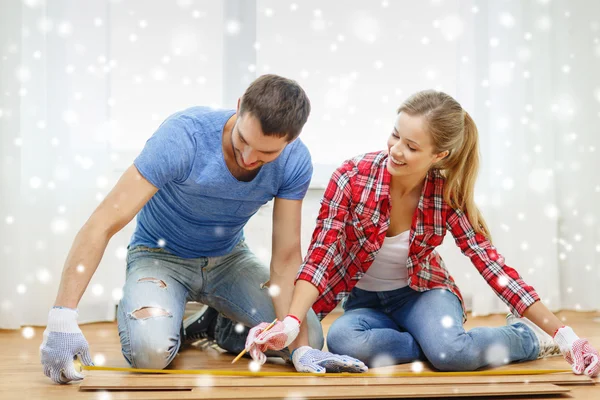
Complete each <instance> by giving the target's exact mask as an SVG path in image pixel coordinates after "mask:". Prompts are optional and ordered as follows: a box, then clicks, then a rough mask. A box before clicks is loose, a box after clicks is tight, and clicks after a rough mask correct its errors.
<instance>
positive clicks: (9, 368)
mask: <svg viewBox="0 0 600 400" xmlns="http://www.w3.org/2000/svg"><path fill="white" fill-rule="evenodd" d="M339 315H340V313H339V312H337V311H334V312H332V313H331V314H329V315H328V316H327V317H326V318H325V319H324V320H323V321H322V323H323V330H324V333H325V334H327V330H328V329H329V326H330V325H331V323H332V322H333V321H334V320H335V319H336V318H337V317H339ZM558 317H559V318H561V320H564V322H565V323H566V324H568V325H569V326H571V327H573V329H574V330H575V332H577V334H578V335H579V336H580V337H585V338H587V339H589V341H590V343H591V344H592V345H593V346H594V347H595V348H600V323H599V322H596V320H600V312H573V311H563V312H559V313H558ZM505 323H506V320H505V315H504V314H502V315H501V314H497V315H490V316H487V317H480V316H477V317H472V316H470V317H469V320H468V321H467V323H466V326H465V327H466V329H467V330H469V329H471V328H474V327H479V326H500V325H504V324H505ZM81 330H82V331H83V333H84V334H85V337H86V338H87V340H88V342H89V343H90V350H91V354H92V357H94V358H95V357H96V356H98V357H99V358H102V359H103V360H104V364H103V365H107V366H114V367H128V365H127V362H126V361H125V359H124V358H123V354H122V353H121V345H120V343H119V333H118V329H117V324H116V322H108V323H105V322H102V323H94V324H81ZM43 332H44V327H33V337H31V335H27V337H24V336H23V332H22V331H21V330H0V354H2V357H0V399H1V400H5V399H6V400H13V399H17V400H30V399H43V400H65V399H67V400H89V399H94V400H102V399H112V398H113V397H114V396H117V393H116V392H112V391H106V392H90V391H88V390H83V391H80V390H79V386H80V385H81V384H83V383H85V382H86V381H87V379H88V378H86V380H84V381H83V382H82V383H76V384H71V385H56V384H54V383H52V382H51V381H50V380H49V379H48V378H47V377H45V376H44V373H43V369H42V365H41V364H40V343H41V342H42V336H43V335H42V334H43ZM234 357H235V355H231V354H224V353H222V352H219V351H216V350H215V349H211V348H207V349H200V348H199V347H198V346H191V347H184V348H183V349H182V350H181V351H180V353H179V354H178V355H177V356H176V357H175V359H174V360H173V363H172V364H171V365H170V368H172V369H183V370H190V369H226V370H237V371H248V361H249V360H248V359H242V360H240V361H238V362H237V363H235V364H233V365H232V364H231V360H232V359H233V358H234ZM279 361H280V362H277V360H276V359H269V361H268V363H267V364H265V365H263V367H262V368H261V371H272V372H291V371H294V367H293V366H291V365H289V364H285V363H284V362H283V361H282V360H279ZM563 368H568V364H567V363H566V362H565V361H564V360H563V359H562V357H551V358H547V359H543V360H534V361H528V362H523V363H517V364H510V365H506V366H503V367H498V368H496V370H523V369H534V370H537V369H563ZM370 371H371V372H375V371H377V372H379V373H381V372H382V371H386V372H411V365H410V364H404V365H398V366H395V367H392V368H390V367H384V368H376V369H375V368H373V369H371V370H370ZM423 371H430V365H429V364H428V363H424V364H423ZM96 372H101V371H86V372H85V374H86V375H87V377H89V378H92V377H93V376H96V375H95V373H96ZM102 372H103V373H106V372H105V371H102ZM156 379H160V380H161V381H162V380H165V379H166V380H169V379H171V378H170V376H166V377H160V378H158V377H157V378H156ZM489 379H494V378H493V377H489ZM596 382H597V383H596V385H583V384H582V385H570V386H568V389H570V390H571V391H570V392H569V393H568V395H558V396H559V397H560V398H561V399H562V398H566V397H568V398H569V400H596V399H600V379H598V378H597V379H596ZM532 384H533V382H532ZM386 386H389V385H386ZM423 386H427V385H423ZM291 388H293V387H291V386H288V387H283V388H282V389H281V396H280V397H281V398H285V397H286V395H287V393H288V390H291ZM334 388H336V389H335V390H337V388H338V387H337V386H335V387H334ZM248 389H251V388H248ZM317 389H321V387H317ZM354 390H356V386H354ZM123 393H124V394H123V395H122V394H118V396H119V397H120V398H121V399H122V398H128V399H143V398H147V397H148V396H149V395H153V396H154V394H153V393H152V392H148V391H130V392H123ZM111 396H113V397H111ZM235 397H240V396H235ZM241 397H242V398H243V397H245V396H241ZM505 397H508V396H505ZM531 397H532V395H528V394H523V395H518V396H513V395H511V396H510V400H529V399H531ZM114 398H116V397H114ZM175 398H177V396H175ZM496 398H502V396H499V397H496ZM556 398H557V395H556V394H551V393H549V394H547V395H544V394H542V395H537V396H535V399H537V400H542V399H544V400H550V399H556ZM289 399H291V397H290V398H289Z"/></svg>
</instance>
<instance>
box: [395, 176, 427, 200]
mask: <svg viewBox="0 0 600 400" xmlns="http://www.w3.org/2000/svg"><path fill="white" fill-rule="evenodd" d="M426 176H427V174H425V175H407V176H401V177H398V176H392V180H391V182H390V193H391V195H392V197H396V198H403V197H406V196H410V195H413V194H417V195H419V196H420V195H421V189H422V188H423V184H424V182H425V177H426Z"/></svg>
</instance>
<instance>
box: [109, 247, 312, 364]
mask: <svg viewBox="0 0 600 400" xmlns="http://www.w3.org/2000/svg"><path fill="white" fill-rule="evenodd" d="M268 280H269V270H268V268H267V267H266V266H264V265H263V264H262V263H261V262H260V261H259V260H258V258H256V256H255V255H254V254H253V253H252V252H251V251H250V250H249V249H248V246H247V245H246V243H245V242H244V241H243V240H242V241H241V242H240V243H238V244H237V245H236V247H235V248H234V249H233V251H232V252H231V253H229V254H227V255H225V256H221V257H200V258H191V259H186V258H180V257H177V256H175V255H173V254H170V253H168V252H167V251H165V250H164V249H162V248H147V247H142V246H137V247H134V248H131V249H129V251H128V253H127V278H126V281H125V287H124V289H123V298H122V299H121V302H120V303H119V309H118V315H117V320H118V326H119V337H120V339H121V348H122V352H123V355H124V356H125V359H126V360H127V362H128V363H129V364H130V365H131V366H132V367H134V368H151V369H162V368H165V367H166V366H167V365H169V363H170V362H171V361H172V360H173V358H174V357H175V355H176V354H177V351H178V350H179V347H180V344H181V337H180V329H181V323H182V319H183V313H184V309H185V304H186V302H188V301H197V302H199V303H202V304H206V305H208V306H210V307H213V308H215V309H216V310H218V311H219V312H220V314H219V316H218V320H217V325H216V328H215V338H214V339H216V342H217V344H218V345H219V346H220V347H221V348H223V349H225V350H227V351H229V352H232V353H236V354H237V353H239V352H240V351H242V350H243V349H244V347H245V341H246V336H247V335H248V330H249V328H251V327H254V326H256V325H258V324H259V323H261V322H271V321H273V320H274V319H275V317H276V316H275V310H274V308H273V301H272V299H271V296H270V295H269V291H268V287H265V286H264V285H263V284H264V283H266V282H267V281H268ZM140 314H141V315H142V316H144V317H143V318H140V317H139V315H140ZM306 322H307V323H308V328H309V343H310V345H311V346H312V347H314V348H316V349H321V348H322V347H323V331H322V328H321V323H320V322H319V319H318V318H317V316H316V315H315V313H314V311H313V310H312V309H311V310H310V312H309V314H308V316H307V318H306ZM238 323H239V324H241V325H243V326H239V325H238ZM236 325H238V327H237V329H236ZM242 328H243V329H242ZM267 355H272V356H280V357H284V358H288V357H289V352H288V351H287V349H285V350H284V351H279V352H269V353H267Z"/></svg>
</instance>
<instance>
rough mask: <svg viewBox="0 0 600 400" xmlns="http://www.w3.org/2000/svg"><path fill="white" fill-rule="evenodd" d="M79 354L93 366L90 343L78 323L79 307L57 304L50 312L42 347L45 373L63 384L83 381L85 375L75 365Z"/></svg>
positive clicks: (87, 363) (82, 360) (85, 362)
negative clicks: (59, 305)
mask: <svg viewBox="0 0 600 400" xmlns="http://www.w3.org/2000/svg"><path fill="white" fill-rule="evenodd" d="M77 356H79V358H80V360H81V362H82V363H83V365H94V363H93V362H92V358H91V357H90V349H89V345H88V342H87V340H85V337H84V336H83V333H82V332H81V329H79V325H77V310H73V309H71V308H65V307H54V308H52V309H51V310H50V312H49V313H48V325H47V326H46V330H45V331H44V340H43V342H42V345H41V346H40V357H41V361H42V365H43V367H44V374H45V375H46V376H47V377H48V378H50V379H52V380H53V381H54V382H56V383H61V384H65V383H69V382H71V381H80V380H82V379H83V377H84V376H83V374H81V373H79V372H77V371H76V370H75V366H74V365H73V360H74V359H75V358H76V357H77Z"/></svg>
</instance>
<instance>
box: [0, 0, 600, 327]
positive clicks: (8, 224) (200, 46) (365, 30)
mask: <svg viewBox="0 0 600 400" xmlns="http://www.w3.org/2000/svg"><path fill="white" fill-rule="evenodd" d="M0 7H1V12H0V94H1V95H0V176H1V179H2V180H1V182H0V193H1V194H2V195H1V196H0V270H1V271H2V276H4V277H6V279H2V280H1V281H0V306H1V307H0V327H13V328H14V327H18V326H20V325H23V324H44V323H45V321H46V312H47V309H48V308H49V307H50V306H51V304H52V302H53V301H54V297H55V294H56V290H57V287H58V282H59V280H60V273H61V270H62V265H63V262H64V260H65V257H66V254H67V252H68V250H69V247H70V245H71V242H72V240H73V238H74V236H75V234H76V233H77V230H78V229H79V228H80V227H81V225H82V224H83V223H84V222H85V220H86V218H87V217H88V216H89V215H90V213H91V212H92V211H93V209H94V208H95V207H96V205H97V204H98V203H99V201H100V200H101V199H102V197H103V196H105V195H106V193H107V191H108V190H110V188H111V187H112V185H113V184H114V183H115V182H116V180H117V179H118V176H119V175H120V173H121V172H122V171H123V170H124V169H125V168H126V167H127V166H128V165H130V163H131V161H132V160H133V158H134V157H135V155H136V154H137V152H138V151H139V149H141V147H142V146H143V144H144V142H145V140H146V139H147V138H148V137H149V136H150V135H151V134H152V132H153V131H154V130H155V128H156V127H157V126H158V125H159V123H160V122H161V121H162V119H163V118H165V117H166V116H167V115H169V114H170V113H172V112H175V111H177V110H179V109H182V108H184V107H188V106H192V105H197V104H203V105H217V106H223V107H235V99H236V97H237V95H239V94H241V91H242V90H243V88H245V86H246V85H247V83H248V82H249V81H251V80H252V78H254V77H255V76H257V75H259V74H262V73H265V72H272V73H277V74H281V75H285V76H289V77H291V78H295V79H297V80H298V81H299V82H300V83H301V84H302V85H303V87H305V89H306V91H307V93H308V94H309V96H310V98H311V102H312V105H313V112H312V114H311V116H310V118H309V122H308V124H307V125H306V128H305V130H304V132H303V134H302V138H303V140H304V141H305V142H306V143H307V145H308V146H309V148H310V150H311V153H312V155H313V160H314V163H315V176H314V178H313V187H314V188H315V190H312V191H309V195H308V198H307V200H306V202H305V211H306V212H305V215H304V221H303V249H304V250H305V249H306V248H307V247H308V243H309V240H310V236H311V234H312V228H313V227H314V221H315V217H316V213H317V212H318V208H319V206H318V200H319V198H320V193H321V192H320V191H319V188H322V187H323V186H324V185H325V184H326V183H327V181H328V179H329V176H330V174H331V171H332V170H333V169H334V168H335V167H336V166H338V165H339V163H341V161H343V160H344V159H346V158H349V157H352V156H354V155H356V154H359V153H362V152H366V151H372V150H377V149H381V148H383V146H384V145H385V141H386V137H387V135H388V134H389V131H390V129H391V126H392V123H393V119H394V114H395V110H396V108H397V107H398V105H399V104H400V102H401V101H402V100H403V99H404V98H406V97H407V96H408V95H409V94H411V93H413V92H415V91H417V90H420V89H423V88H430V87H432V88H437V89H442V90H445V91H447V92H448V93H450V94H452V95H454V96H456V97H457V99H458V100H460V101H461V102H462V104H463V105H464V107H465V108H466V109H467V110H468V111H469V112H470V113H471V115H472V116H473V117H474V118H475V120H476V122H477V124H478V126H479V129H480V134H481V152H482V155H483V163H482V170H481V175H480V181H479V183H478V187H477V200H478V202H479V204H480V206H481V208H482V210H483V211H484V214H485V216H486V218H487V220H488V223H489V224H490V226H491V228H492V232H493V234H494V238H495V243H496V244H497V246H498V248H499V250H500V251H501V252H502V253H503V254H504V255H505V256H506V259H507V262H508V263H509V264H510V265H512V266H515V267H516V268H518V270H519V271H520V272H521V273H522V274H523V275H524V277H525V278H526V280H527V281H528V282H530V283H532V284H533V285H534V286H536V287H537V288H538V290H539V291H540V293H541V294H542V296H543V297H544V299H545V301H546V302H547V303H548V304H549V305H550V307H551V308H553V309H557V308H571V309H581V310H590V309H597V308H598V305H599V304H600V292H599V291H597V290H596V288H597V286H598V284H599V283H600V228H599V225H598V221H599V218H600V210H599V209H598V206H597V205H598V201H599V200H600V197H599V196H600V178H599V177H598V174H597V172H596V171H597V170H598V168H599V167H600V163H599V161H598V159H597V156H596V152H597V151H598V149H599V148H600V135H599V134H598V133H599V132H598V117H599V116H600V97H599V96H600V95H599V93H600V74H598V73H597V72H596V71H599V70H600V17H598V16H599V15H600V3H599V2H597V1H594V0H581V1H578V2H568V1H566V0H546V1H542V0H538V1H533V0H532V1H528V2H521V1H517V0H505V1H497V2H489V1H484V0H465V1H459V0H429V1H425V2H414V1H408V0H402V1H392V0H382V1H375V2H374V1H366V0H364V1H359V0H352V1H341V0H340V1H328V2H320V1H316V0H305V1H302V2H299V1H296V2H294V1H275V0H257V1H249V0H248V1H242V0H224V1H220V2H218V1H208V0H204V1H200V0H177V1H175V2H166V1H149V0H147V1H141V0H93V1H92V0H91V1H86V2H81V1H76V0H52V1H43V0H25V1H18V0H3V1H2V2H1V3H0ZM270 218H271V217H270V208H269V207H266V208H265V209H263V210H261V211H259V213H258V214H257V216H256V217H255V218H253V219H252V220H251V222H250V224H249V226H248V229H247V236H248V241H249V242H250V245H251V246H252V247H253V248H255V249H256V251H257V253H258V254H259V256H261V257H262V258H263V259H265V261H266V260H267V258H268V254H269V250H270ZM132 230H133V224H130V225H128V226H127V227H126V228H125V229H124V230H123V231H122V232H120V233H119V234H118V235H116V236H115V238H114V239H113V240H112V241H111V243H110V245H109V247H108V249H107V251H106V254H105V257H104V259H103V261H102V263H101V265H100V268H99V270H98V273H97V274H96V276H95V277H94V278H93V280H92V283H91V285H90V288H89V289H88V291H87V293H86V294H85V296H84V299H83V300H82V302H81V304H80V308H81V320H82V321H91V320H104V319H111V318H113V316H114V314H113V312H114V304H115V300H114V298H113V294H114V295H115V297H116V298H118V294H119V289H120V287H121V286H122V284H123V280H124V255H125V247H126V245H127V243H128V241H129V237H130V235H131V232H132ZM447 239H449V240H447V243H445V244H444V246H443V249H442V254H443V256H444V258H445V260H446V262H447V265H448V267H449V268H450V271H451V272H452V273H453V275H454V277H455V278H456V280H457V281H458V283H459V285H460V287H461V289H462V290H463V292H464V293H465V294H466V295H467V296H469V297H471V298H473V299H474V303H473V309H474V310H475V311H476V312H478V313H487V312H496V311H502V310H503V307H504V306H503V305H502V303H501V302H500V301H499V300H497V299H496V298H495V297H494V295H493V294H491V290H490V289H489V288H488V287H487V285H486V284H485V282H483V280H482V279H481V278H479V277H478V275H477V272H476V271H475V270H474V268H473V267H472V266H471V265H470V263H469V261H468V260H467V259H466V258H464V257H463V256H462V255H460V254H459V252H458V250H457V249H456V247H455V246H454V245H453V243H452V241H451V238H450V237H449V238H447Z"/></svg>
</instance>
